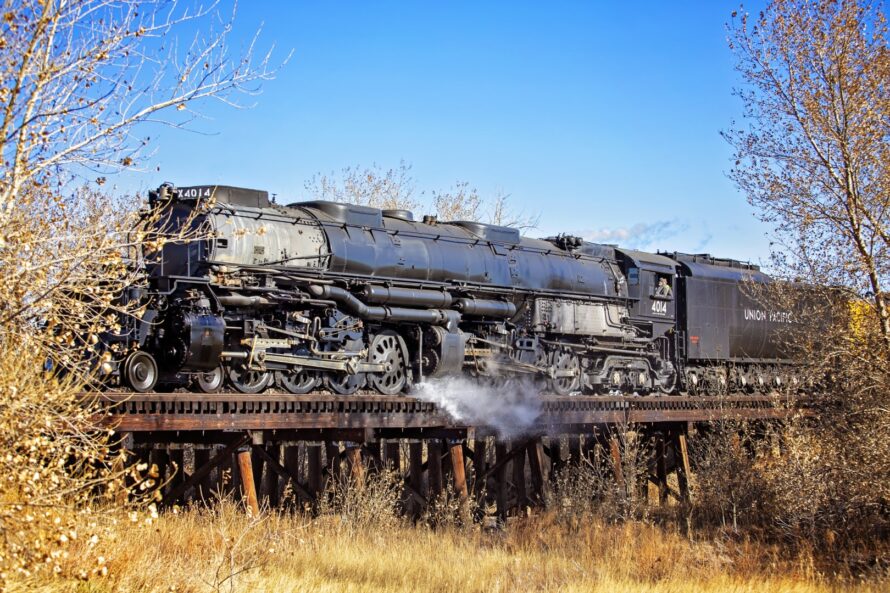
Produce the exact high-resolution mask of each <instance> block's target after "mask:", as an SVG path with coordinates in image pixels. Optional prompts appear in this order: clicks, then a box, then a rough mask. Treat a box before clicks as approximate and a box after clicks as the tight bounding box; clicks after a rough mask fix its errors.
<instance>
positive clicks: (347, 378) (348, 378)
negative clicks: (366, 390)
mask: <svg viewBox="0 0 890 593" xmlns="http://www.w3.org/2000/svg"><path fill="white" fill-rule="evenodd" d="M324 385H325V387H327V388H328V389H330V390H331V391H333V392H334V393H336V394H337V395H352V394H353V393H355V392H356V391H358V390H359V389H361V388H362V387H364V386H365V375H364V373H358V374H356V375H347V374H346V373H336V374H335V373H328V374H327V375H325V377H324Z"/></svg>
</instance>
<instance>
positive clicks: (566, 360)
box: [550, 350, 581, 395]
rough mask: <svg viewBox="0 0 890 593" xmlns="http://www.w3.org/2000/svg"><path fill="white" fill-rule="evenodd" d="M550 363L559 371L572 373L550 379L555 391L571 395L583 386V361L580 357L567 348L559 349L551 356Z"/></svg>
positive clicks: (558, 393) (559, 393)
mask: <svg viewBox="0 0 890 593" xmlns="http://www.w3.org/2000/svg"><path fill="white" fill-rule="evenodd" d="M550 364H551V366H552V367H553V370H554V371H556V372H557V373H567V372H568V373H571V375H570V376H557V377H555V378H553V379H551V380H550V385H551V387H552V388H553V392H554V393H556V394H557V395H569V394H570V393H572V392H573V391H578V389H579V387H580V386H581V362H580V361H579V360H578V357H577V356H575V355H574V354H572V353H571V352H568V351H566V350H557V351H556V352H554V353H553V354H551V356H550Z"/></svg>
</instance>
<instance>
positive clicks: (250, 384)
mask: <svg viewBox="0 0 890 593" xmlns="http://www.w3.org/2000/svg"><path fill="white" fill-rule="evenodd" d="M229 382H230V383H231V384H232V387H234V388H235V390H236V391H239V392H241V393H259V392H261V391H262V390H263V389H265V388H266V387H268V386H269V384H270V383H272V373H270V372H268V371H252V370H250V369H247V368H245V367H244V366H243V365H238V366H233V367H232V368H230V369H229Z"/></svg>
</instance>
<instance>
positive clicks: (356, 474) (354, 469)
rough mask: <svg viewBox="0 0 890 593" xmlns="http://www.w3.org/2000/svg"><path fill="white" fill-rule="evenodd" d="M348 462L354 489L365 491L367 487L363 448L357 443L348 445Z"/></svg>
mask: <svg viewBox="0 0 890 593" xmlns="http://www.w3.org/2000/svg"><path fill="white" fill-rule="evenodd" d="M346 461H347V462H348V463H349V477H350V479H351V480H352V487H353V488H355V489H356V490H363V489H364V487H365V464H364V462H363V461H362V448H361V447H360V446H359V445H358V444H357V443H348V444H347V445H346Z"/></svg>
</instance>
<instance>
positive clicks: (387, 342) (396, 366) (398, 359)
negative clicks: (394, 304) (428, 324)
mask: <svg viewBox="0 0 890 593" xmlns="http://www.w3.org/2000/svg"><path fill="white" fill-rule="evenodd" d="M368 359H369V362H371V363H374V364H382V365H384V367H385V370H384V371H383V372H380V373H369V374H368V383H369V384H370V385H371V387H372V388H374V389H376V390H377V391H379V392H380V393H382V394H383V395H395V394H397V393H401V391H402V390H403V389H404V388H405V385H407V383H408V373H407V372H406V370H405V357H404V356H403V354H402V348H401V344H399V336H398V334H396V333H395V332H390V331H387V332H384V333H381V334H378V335H376V336H374V339H373V340H372V341H371V351H370V353H369V355H368Z"/></svg>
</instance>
